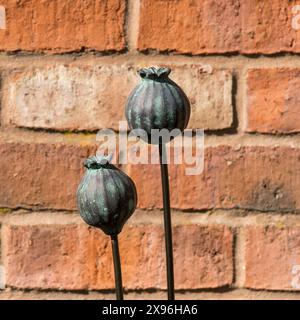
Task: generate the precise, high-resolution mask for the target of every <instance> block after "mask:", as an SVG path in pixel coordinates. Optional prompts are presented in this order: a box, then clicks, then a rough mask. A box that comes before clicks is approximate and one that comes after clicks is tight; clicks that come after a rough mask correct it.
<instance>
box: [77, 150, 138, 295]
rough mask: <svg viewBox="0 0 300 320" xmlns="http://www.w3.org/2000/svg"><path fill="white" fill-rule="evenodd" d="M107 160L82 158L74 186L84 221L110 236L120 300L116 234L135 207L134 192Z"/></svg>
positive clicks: (95, 157) (107, 157)
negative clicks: (81, 174) (80, 174)
mask: <svg viewBox="0 0 300 320" xmlns="http://www.w3.org/2000/svg"><path fill="white" fill-rule="evenodd" d="M110 160H111V156H93V157H90V158H88V159H87V160H86V161H85V163H84V166H85V167H86V168H87V170H86V172H85V175H84V177H83V179H82V180H81V182H80V184H79V187H78V190H77V205H78V209H79V213H80V216H81V218H82V219H83V220H84V221H85V222H86V223H87V224H89V225H90V226H93V227H96V228H99V229H101V230H102V231H103V232H104V233H105V234H107V235H109V236H110V237H111V244H112V252H113V263H114V273H115V284H116V298H117V300H123V286H122V273H121V261H120V253H119V243H118V234H119V233H120V232H121V231H122V228H123V226H124V224H125V222H126V221H127V220H128V219H129V217H130V216H131V215H132V214H133V212H134V210H135V208H136V204H137V195H136V188H135V185H134V183H133V181H132V180H131V179H130V178H129V177H128V176H127V175H126V174H125V173H124V172H122V171H121V170H119V169H118V168H116V167H115V166H113V165H112V164H110V163H109V161H110Z"/></svg>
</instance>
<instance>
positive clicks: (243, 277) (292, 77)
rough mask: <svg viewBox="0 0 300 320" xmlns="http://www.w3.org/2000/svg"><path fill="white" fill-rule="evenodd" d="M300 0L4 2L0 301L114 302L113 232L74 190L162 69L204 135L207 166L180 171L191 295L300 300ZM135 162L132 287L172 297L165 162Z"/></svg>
mask: <svg viewBox="0 0 300 320" xmlns="http://www.w3.org/2000/svg"><path fill="white" fill-rule="evenodd" d="M296 5H300V0H299V1H298V0H297V1H296V0H276V1H275V0H272V1H271V0H270V1H269V0H268V1H260V0H230V1H229V0H227V1H225V0H203V1H196V0H177V1H174V0H129V1H125V0H102V1H97V0H88V1H77V0H76V1H69V0H59V1H58V0H55V1H53V0H51V1H50V0H49V1H48V0H47V1H41V0H34V1H33V0H20V1H13V0H0V6H3V7H4V8H5V12H6V29H0V50H1V53H0V83H1V88H0V95H1V97H0V98H1V100H0V101H1V103H0V106H1V110H0V111H1V114H0V224H1V260H0V285H1V287H2V289H0V299H1V298H3V299H5V298H9V299H19V298H36V299H39V298H57V299H60V298H67V299H72V298H74V299H77V298H79V299H94V298H114V294H113V291H112V289H113V287H114V282H113V273H112V260H111V259H112V257H111V251H110V245H109V239H108V238H107V237H106V236H104V235H103V234H102V233H100V232H98V231H96V230H92V229H90V228H88V227H87V226H86V225H84V223H83V222H82V221H81V219H80V218H79V216H78V213H77V212H76V204H75V192H76V188H77V185H78V183H79V180H80V178H81V177H82V174H83V172H84V169H83V167H82V161H83V159H85V158H86V157H87V156H89V155H91V154H93V153H94V152H95V148H96V139H95V136H96V131H97V129H100V128H112V129H114V130H117V129H118V121H119V120H121V119H124V103H125V100H126V97H127V96H128V94H129V92H130V90H131V89H132V88H133V87H134V86H135V84H136V83H137V82H138V81H139V79H138V77H137V76H136V74H135V72H136V70H137V69H138V68H140V67H141V66H148V65H167V66H170V67H171V68H172V70H173V71H172V74H171V76H172V79H174V80H175V81H176V82H178V83H179V84H180V85H181V86H182V87H183V89H184V90H185V92H186V93H187V95H188V97H189V98H190V101H191V104H192V116H191V120H190V123H189V127H190V128H193V129H195V128H203V129H205V130H206V134H205V163H204V171H203V173H202V174H201V175H196V176H186V175H185V174H184V169H185V167H184V165H179V166H175V165H171V166H170V184H171V190H172V192H171V199H172V207H173V212H172V214H173V223H174V258H175V278H176V289H178V290H179V292H178V294H177V297H178V298H182V299H184V298H190V299H210V298H217V299H223V298H227V299H228V298H229V299H231V298H232V299H240V298H249V299H258V298H259V299H264V298H268V299H285V298H294V299H300V218H299V216H298V215H299V213H300V136H299V133H300V80H299V76H300V60H299V53H300V29H299V30H297V28H295V27H293V26H292V25H293V23H294V24H295V22H297V21H298V20H299V23H300V19H298V18H297V12H296V11H295V8H294V7H295V6H296ZM293 8H294V9H293ZM299 12H300V11H299ZM295 19H296V20H295ZM0 25H1V24H0ZM122 168H123V169H124V170H126V171H127V173H128V174H129V175H130V176H131V177H132V178H133V179H134V181H135V182H136V185H137V188H138V194H139V209H138V210H137V211H136V213H135V214H134V216H133V217H132V218H131V219H130V221H129V223H128V225H127V226H126V227H125V229H124V232H122V234H121V236H120V246H121V248H120V250H121V256H122V261H123V273H124V276H123V277H124V286H125V289H127V290H129V293H128V294H127V297H129V298H136V299H140V298H159V299H163V298H165V297H166V294H165V289H166V279H165V261H164V242H163V229H162V212H161V207H162V205H161V195H160V192H158V190H160V184H159V179H160V176H159V168H158V166H157V165H138V166H135V165H123V167H122ZM145 270H146V272H145ZM3 284H5V286H3Z"/></svg>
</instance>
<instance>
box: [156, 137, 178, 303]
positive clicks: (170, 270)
mask: <svg viewBox="0 0 300 320" xmlns="http://www.w3.org/2000/svg"><path fill="white" fill-rule="evenodd" d="M164 155H165V156H166V146H165V143H160V144H159V159H160V170H161V182H162V192H163V205H164V227H165V245H166V262H167V283H168V300H174V299H175V294H174V267H173V245H172V222H171V210H170V191H169V176H168V164H167V163H163V162H166V161H163V160H164V159H163V156H164Z"/></svg>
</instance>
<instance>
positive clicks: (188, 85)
mask: <svg viewBox="0 0 300 320" xmlns="http://www.w3.org/2000/svg"><path fill="white" fill-rule="evenodd" d="M170 67H171V68H172V69H174V70H173V72H172V74H171V78H172V79H173V80H174V81H176V82H177V83H178V84H179V85H180V86H181V87H182V88H183V89H184V90H185V92H186V94H187V95H188V97H189V98H190V100H191V105H192V114H191V119H190V123H189V127H190V128H203V129H211V130H216V129H224V128H228V127H230V126H231V124H232V76H231V73H230V72H229V71H226V70H213V69H212V68H211V67H210V66H206V67H205V66H203V65H202V64H199V65H171V66H170ZM136 69H138V68H137V67H136V66H133V65H128V64H115V65H110V66H108V65H102V66H94V67H87V66H86V67H77V66H67V65H55V66H51V67H46V68H43V69H30V70H27V71H24V72H19V73H13V75H12V76H10V77H9V78H8V80H7V81H6V83H5V90H4V91H5V92H7V94H6V98H5V99H4V106H3V115H2V119H3V123H4V124H7V125H13V126H18V127H27V128H44V129H53V130H89V131H91V130H97V129H99V128H113V129H115V130H118V129H119V121H120V120H124V106H125V102H126V99H127V97H128V95H129V93H130V91H131V90H132V89H133V88H134V86H135V85H136V84H138V83H139V81H140V80H139V79H138V76H137V75H136V71H135V70H136Z"/></svg>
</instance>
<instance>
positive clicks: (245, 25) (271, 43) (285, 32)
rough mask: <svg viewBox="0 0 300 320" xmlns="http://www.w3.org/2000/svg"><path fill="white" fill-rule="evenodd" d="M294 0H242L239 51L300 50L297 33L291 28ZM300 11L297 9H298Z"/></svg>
mask: <svg viewBox="0 0 300 320" xmlns="http://www.w3.org/2000/svg"><path fill="white" fill-rule="evenodd" d="M296 5H299V1H297V0H272V1H260V0H246V1H242V4H241V9H242V14H241V23H242V24H241V25H242V28H241V32H242V52H243V53H249V54H253V53H254V54H257V53H264V54H272V53H276V52H300V33H299V30H295V29H293V26H292V24H293V18H295V19H296V20H298V21H299V19H298V18H297V16H296V14H297V13H295V14H293V7H294V6H296ZM298 14H299V11H298Z"/></svg>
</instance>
